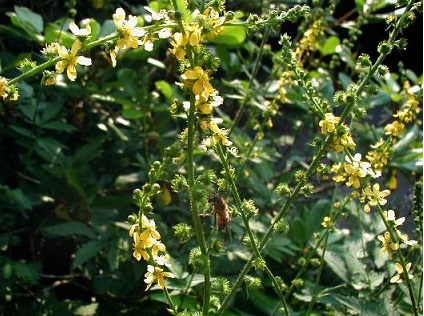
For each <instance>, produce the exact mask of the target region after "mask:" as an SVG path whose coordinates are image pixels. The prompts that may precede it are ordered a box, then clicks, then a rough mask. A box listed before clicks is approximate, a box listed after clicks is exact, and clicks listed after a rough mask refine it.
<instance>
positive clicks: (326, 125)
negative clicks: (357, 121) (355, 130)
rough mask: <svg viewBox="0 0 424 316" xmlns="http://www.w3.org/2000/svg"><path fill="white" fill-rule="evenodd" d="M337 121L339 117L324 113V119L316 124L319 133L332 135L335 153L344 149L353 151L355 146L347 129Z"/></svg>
mask: <svg viewBox="0 0 424 316" xmlns="http://www.w3.org/2000/svg"><path fill="white" fill-rule="evenodd" d="M339 121H340V117H338V116H334V114H333V113H326V114H325V115H324V119H322V120H321V121H320V122H319V123H318V124H319V126H320V128H321V133H323V134H324V135H328V134H333V143H332V148H333V149H334V150H335V151H336V152H342V151H344V150H345V149H354V148H355V147H356V144H355V142H354V140H353V138H352V134H351V133H350V130H349V128H348V127H347V126H346V125H345V124H344V123H342V124H339ZM337 127H338V128H337Z"/></svg>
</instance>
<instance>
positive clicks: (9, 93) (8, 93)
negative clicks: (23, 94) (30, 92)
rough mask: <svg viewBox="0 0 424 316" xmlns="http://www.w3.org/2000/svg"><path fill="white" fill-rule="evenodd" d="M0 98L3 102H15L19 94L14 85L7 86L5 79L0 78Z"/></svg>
mask: <svg viewBox="0 0 424 316" xmlns="http://www.w3.org/2000/svg"><path fill="white" fill-rule="evenodd" d="M0 98H2V99H3V100H9V101H16V100H18V98H19V92H18V89H17V88H16V86H15V85H9V84H8V82H7V79H6V78H4V77H0Z"/></svg>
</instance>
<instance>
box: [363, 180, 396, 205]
mask: <svg viewBox="0 0 424 316" xmlns="http://www.w3.org/2000/svg"><path fill="white" fill-rule="evenodd" d="M362 194H363V199H364V200H365V201H367V202H368V203H367V204H368V205H370V206H376V205H378V204H379V205H386V203H387V200H386V199H385V197H386V196H388V195H389V194H390V190H383V191H380V185H379V184H378V183H375V184H374V185H373V187H372V189H370V188H369V187H366V188H365V189H363V190H362ZM368 209H369V208H368Z"/></svg>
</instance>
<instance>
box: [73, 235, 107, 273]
mask: <svg viewBox="0 0 424 316" xmlns="http://www.w3.org/2000/svg"><path fill="white" fill-rule="evenodd" d="M102 249H103V242H101V241H99V240H91V241H89V242H87V243H85V244H83V245H82V246H81V247H80V248H79V249H78V250H77V252H76V254H75V260H74V262H73V263H72V266H73V267H74V268H75V267H77V266H81V265H82V264H84V263H85V262H87V261H88V260H90V259H91V258H94V257H95V256H96V255H97V254H98V253H99V251H100V250H102Z"/></svg>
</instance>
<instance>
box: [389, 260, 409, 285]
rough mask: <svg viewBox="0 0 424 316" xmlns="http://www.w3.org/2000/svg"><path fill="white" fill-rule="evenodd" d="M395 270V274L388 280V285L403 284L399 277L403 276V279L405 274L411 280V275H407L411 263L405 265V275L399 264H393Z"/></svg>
mask: <svg viewBox="0 0 424 316" xmlns="http://www.w3.org/2000/svg"><path fill="white" fill-rule="evenodd" d="M395 269H396V272H397V274H396V275H395V276H393V277H392V278H391V279H390V283H402V282H403V280H402V277H401V276H402V274H403V275H404V276H403V277H405V274H406V275H407V276H408V278H409V279H410V280H411V279H412V278H413V276H412V275H411V274H409V270H410V269H411V263H410V262H409V263H407V264H406V273H405V271H404V270H403V267H402V265H401V264H400V263H399V262H396V263H395Z"/></svg>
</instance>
